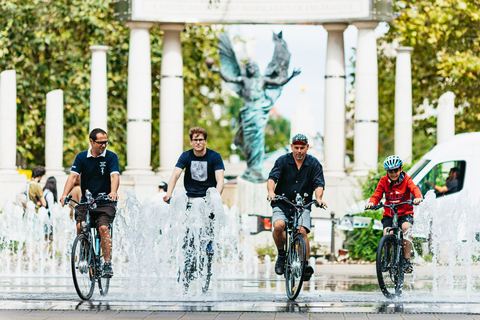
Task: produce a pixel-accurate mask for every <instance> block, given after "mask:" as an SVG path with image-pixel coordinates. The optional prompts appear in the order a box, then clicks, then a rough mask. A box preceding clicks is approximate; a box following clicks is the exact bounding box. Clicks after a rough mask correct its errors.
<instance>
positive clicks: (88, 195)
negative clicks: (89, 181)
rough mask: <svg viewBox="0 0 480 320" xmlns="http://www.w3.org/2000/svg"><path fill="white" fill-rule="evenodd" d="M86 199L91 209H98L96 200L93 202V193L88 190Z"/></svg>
mask: <svg viewBox="0 0 480 320" xmlns="http://www.w3.org/2000/svg"><path fill="white" fill-rule="evenodd" d="M85 198H87V202H88V203H89V204H90V209H96V208H97V204H96V203H94V202H95V200H93V196H92V193H91V192H90V190H88V189H87V190H85Z"/></svg>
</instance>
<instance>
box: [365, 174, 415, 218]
mask: <svg viewBox="0 0 480 320" xmlns="http://www.w3.org/2000/svg"><path fill="white" fill-rule="evenodd" d="M402 173H403V174H404V175H405V177H404V178H403V180H402V181H400V182H397V183H395V184H394V185H393V186H390V185H391V180H390V179H389V178H388V175H386V176H384V177H382V178H381V179H380V181H379V182H378V185H377V189H376V190H375V193H374V194H373V196H372V197H371V198H370V202H371V203H373V204H378V203H379V202H380V200H382V198H383V194H384V193H385V199H386V201H385V204H392V203H399V202H405V201H407V200H410V199H411V195H412V193H413V195H414V197H415V198H421V197H422V193H421V192H420V189H418V187H417V186H416V185H415V184H414V183H413V181H412V178H410V177H409V176H408V175H407V174H406V173H405V172H404V171H402ZM401 175H402V174H401ZM397 213H398V216H399V217H400V216H403V215H406V214H411V215H412V216H413V206H411V205H407V204H405V205H403V206H400V207H399V208H398V211H397ZM383 215H384V216H389V217H393V212H392V210H390V208H385V211H384V213H383Z"/></svg>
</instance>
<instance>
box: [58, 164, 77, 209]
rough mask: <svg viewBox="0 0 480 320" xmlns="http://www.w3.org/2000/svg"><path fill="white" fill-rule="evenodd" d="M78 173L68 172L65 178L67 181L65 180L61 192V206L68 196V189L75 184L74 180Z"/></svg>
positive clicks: (70, 189)
mask: <svg viewBox="0 0 480 320" xmlns="http://www.w3.org/2000/svg"><path fill="white" fill-rule="evenodd" d="M77 177H78V173H76V172H70V175H69V176H68V178H67V182H65V187H64V188H63V194H62V197H61V198H60V203H61V204H62V206H64V205H65V198H66V197H67V196H68V194H69V193H70V191H72V189H73V186H74V185H75V181H76V180H77Z"/></svg>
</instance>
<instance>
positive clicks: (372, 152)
mask: <svg viewBox="0 0 480 320" xmlns="http://www.w3.org/2000/svg"><path fill="white" fill-rule="evenodd" d="M354 25H355V26H356V27H357V28H358V44H357V61H356V63H355V126H354V131H355V138H354V139H355V140H354V156H355V164H354V167H353V170H354V174H356V175H360V176H361V175H366V174H368V171H370V170H371V171H376V170H377V162H378V63H377V39H376V38H375V27H376V26H377V25H378V22H356V23H354Z"/></svg>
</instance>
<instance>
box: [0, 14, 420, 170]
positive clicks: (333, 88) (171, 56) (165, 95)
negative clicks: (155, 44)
mask: <svg viewBox="0 0 480 320" xmlns="http://www.w3.org/2000/svg"><path fill="white" fill-rule="evenodd" d="M354 25H355V26H356V27H357V28H358V45H357V60H356V73H355V77H356V80H355V124H354V134H355V137H354V156H355V163H354V168H353V170H354V174H358V175H364V174H366V173H367V172H368V171H369V170H376V167H377V160H378V159H377V158H378V67H377V44H376V38H375V33H374V30H375V28H376V26H377V22H357V23H354ZM127 26H128V27H129V28H130V47H129V58H128V59H129V60H128V93H127V117H128V120H127V141H126V143H127V166H126V168H125V171H124V172H123V174H127V175H151V174H153V171H152V167H151V163H150V159H151V135H152V134H151V132H152V101H151V98H152V87H151V83H152V81H151V56H150V37H149V30H150V28H151V27H152V26H153V23H150V22H129V23H128V24H127ZM324 27H325V29H326V30H327V32H328V46H327V61H326V75H325V106H326V108H325V138H324V150H325V164H324V168H325V172H326V174H328V175H330V176H338V177H342V176H344V175H345V172H346V170H345V169H346V168H345V151H346V147H345V145H346V142H345V141H346V134H345V132H346V119H345V118H346V117H345V113H346V101H345V85H346V76H345V55H344V39H343V33H344V31H345V29H346V28H347V27H348V24H339V23H335V24H333V23H332V24H324ZM161 28H162V30H163V31H164V40H163V48H162V49H163V50H162V65H161V91H160V124H159V126H160V168H158V171H159V172H167V171H168V172H171V170H172V168H173V167H174V165H175V163H176V160H177V158H178V155H179V154H180V153H181V152H182V150H183V104H184V97H183V95H184V93H183V91H184V90H183V58H182V49H181V40H180V34H181V32H182V31H183V30H184V25H182V24H164V25H161ZM90 50H91V52H92V71H91V96H90V129H93V128H94V127H100V128H104V129H107V67H106V55H107V52H108V47H105V46H92V47H90ZM411 50H412V49H411V48H399V49H398V50H397V51H398V56H397V67H396V95H395V152H396V153H398V154H399V155H400V156H401V157H403V158H405V159H406V160H407V159H411V153H412V151H411V150H412V148H411V144H412V136H411V131H412V98H411V96H412V94H411V66H410V53H411ZM0 80H1V81H0V127H1V128H2V134H1V135H0V154H1V155H2V156H1V157H0V174H4V173H8V172H10V173H12V172H14V171H15V169H16V165H15V163H16V161H15V160H16V139H12V137H16V80H15V71H13V70H8V71H4V72H2V73H1V77H0ZM62 150H63V92H62V91H61V90H55V91H52V92H50V93H49V94H48V95H47V115H46V167H47V170H50V171H53V172H56V173H57V172H60V171H63V168H62Z"/></svg>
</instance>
